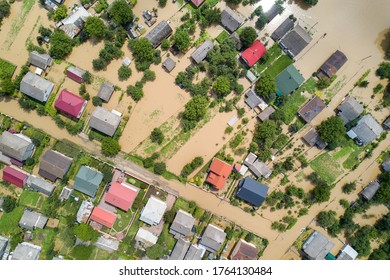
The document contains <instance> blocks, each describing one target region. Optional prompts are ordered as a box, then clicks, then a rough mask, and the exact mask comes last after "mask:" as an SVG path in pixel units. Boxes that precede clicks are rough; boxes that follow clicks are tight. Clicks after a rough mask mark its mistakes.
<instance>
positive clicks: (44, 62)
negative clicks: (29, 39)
mask: <svg viewBox="0 0 390 280" xmlns="http://www.w3.org/2000/svg"><path fill="white" fill-rule="evenodd" d="M28 63H30V64H32V65H34V66H36V67H39V68H41V69H43V70H46V68H47V67H49V66H51V65H52V64H53V59H52V58H51V56H50V55H48V54H45V53H39V52H37V51H32V52H30V56H29V59H28Z"/></svg>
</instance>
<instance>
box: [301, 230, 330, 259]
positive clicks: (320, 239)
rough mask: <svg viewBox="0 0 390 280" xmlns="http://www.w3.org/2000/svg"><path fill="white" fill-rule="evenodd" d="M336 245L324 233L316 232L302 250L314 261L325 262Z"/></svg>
mask: <svg viewBox="0 0 390 280" xmlns="http://www.w3.org/2000/svg"><path fill="white" fill-rule="evenodd" d="M333 247H334V244H333V243H332V242H331V241H330V240H329V239H328V238H326V237H325V236H324V235H323V234H322V233H320V232H318V231H315V232H313V233H312V234H311V235H310V236H309V238H308V239H307V240H306V241H305V243H304V244H303V246H302V250H303V251H304V252H305V253H306V254H307V256H308V257H309V258H310V259H312V260H323V259H324V258H325V256H326V255H327V254H328V253H329V251H330V250H331V249H332V248H333Z"/></svg>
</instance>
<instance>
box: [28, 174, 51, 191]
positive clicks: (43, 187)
mask: <svg viewBox="0 0 390 280" xmlns="http://www.w3.org/2000/svg"><path fill="white" fill-rule="evenodd" d="M27 185H28V186H29V187H30V188H32V189H33V190H36V191H38V192H41V193H44V194H46V195H51V194H52V193H53V191H54V189H55V186H54V185H53V184H50V183H49V182H47V181H45V180H43V179H42V178H39V177H37V176H35V175H30V176H29V177H28V179H27Z"/></svg>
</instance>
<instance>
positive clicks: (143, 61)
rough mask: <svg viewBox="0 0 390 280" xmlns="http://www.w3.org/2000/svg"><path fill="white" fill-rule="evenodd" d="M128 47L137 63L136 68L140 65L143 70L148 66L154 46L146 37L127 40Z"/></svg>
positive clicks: (152, 58)
mask: <svg viewBox="0 0 390 280" xmlns="http://www.w3.org/2000/svg"><path fill="white" fill-rule="evenodd" d="M129 48H130V50H131V51H132V53H133V57H134V60H135V62H136V66H137V64H138V65H139V66H138V67H137V69H138V68H139V67H140V66H141V65H142V66H143V67H141V68H142V69H143V70H146V69H148V68H149V66H150V65H151V64H152V63H153V60H154V48H153V46H152V44H151V43H150V42H149V41H148V39H146V38H139V39H136V40H130V41H129Z"/></svg>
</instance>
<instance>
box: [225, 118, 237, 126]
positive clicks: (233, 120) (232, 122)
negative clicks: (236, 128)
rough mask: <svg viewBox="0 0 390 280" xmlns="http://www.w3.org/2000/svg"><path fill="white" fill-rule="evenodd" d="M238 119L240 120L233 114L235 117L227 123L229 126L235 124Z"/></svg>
mask: <svg viewBox="0 0 390 280" xmlns="http://www.w3.org/2000/svg"><path fill="white" fill-rule="evenodd" d="M237 121H238V118H237V116H233V117H232V118H231V119H230V120H229V121H228V123H227V124H228V125H229V126H233V125H234V124H235V123H236V122H237Z"/></svg>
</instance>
